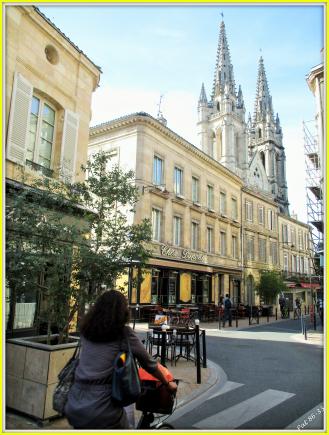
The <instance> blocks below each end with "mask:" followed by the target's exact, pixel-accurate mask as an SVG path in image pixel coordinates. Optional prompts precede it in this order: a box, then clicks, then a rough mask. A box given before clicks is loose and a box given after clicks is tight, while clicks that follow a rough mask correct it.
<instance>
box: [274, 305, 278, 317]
mask: <svg viewBox="0 0 329 435" xmlns="http://www.w3.org/2000/svg"><path fill="white" fill-rule="evenodd" d="M275 320H278V308H277V307H276V308H275Z"/></svg>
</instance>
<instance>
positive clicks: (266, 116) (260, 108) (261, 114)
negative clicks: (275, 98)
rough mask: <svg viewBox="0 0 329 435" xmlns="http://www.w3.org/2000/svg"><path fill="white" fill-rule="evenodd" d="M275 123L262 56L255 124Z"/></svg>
mask: <svg viewBox="0 0 329 435" xmlns="http://www.w3.org/2000/svg"><path fill="white" fill-rule="evenodd" d="M265 120H268V121H272V122H273V121H274V114H273V106H272V97H271V95H270V91H269V87H268V83H267V78H266V73H265V67H264V61H263V57H262V56H261V57H260V59H259V65H258V78H257V89H256V100H255V110H254V123H257V122H259V121H265Z"/></svg>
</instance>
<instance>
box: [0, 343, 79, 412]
mask: <svg viewBox="0 0 329 435" xmlns="http://www.w3.org/2000/svg"><path fill="white" fill-rule="evenodd" d="M45 338H46V336H37V337H26V338H12V339H8V340H7V342H6V406H7V407H9V408H11V409H15V410H17V411H20V412H23V413H25V414H28V415H30V416H33V417H35V418H37V419H40V420H46V419H49V418H51V417H54V416H56V415H57V412H56V411H54V409H53V407H52V397H53V392H54V389H55V387H56V385H57V381H58V379H57V376H58V373H59V372H60V371H61V369H62V368H63V367H64V366H65V364H66V363H67V362H68V361H69V359H70V358H71V357H72V355H73V353H74V351H75V348H76V347H77V344H78V340H79V339H78V338H77V337H70V343H66V344H55V345H47V344H44V343H43V342H44V341H45ZM52 339H56V335H53V336H52Z"/></svg>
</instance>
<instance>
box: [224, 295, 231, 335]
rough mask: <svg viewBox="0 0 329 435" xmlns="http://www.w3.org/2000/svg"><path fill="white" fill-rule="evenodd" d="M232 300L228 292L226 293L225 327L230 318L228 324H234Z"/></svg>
mask: <svg viewBox="0 0 329 435" xmlns="http://www.w3.org/2000/svg"><path fill="white" fill-rule="evenodd" d="M231 308H232V302H231V299H230V296H229V294H228V293H226V295H225V298H224V319H223V326H224V327H225V323H226V321H227V320H228V326H232V311H231Z"/></svg>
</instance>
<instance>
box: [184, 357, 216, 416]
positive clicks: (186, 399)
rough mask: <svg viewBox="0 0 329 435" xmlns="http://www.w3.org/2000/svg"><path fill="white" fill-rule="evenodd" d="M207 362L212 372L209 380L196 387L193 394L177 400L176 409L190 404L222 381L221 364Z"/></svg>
mask: <svg viewBox="0 0 329 435" xmlns="http://www.w3.org/2000/svg"><path fill="white" fill-rule="evenodd" d="M207 364H208V368H209V372H210V375H209V379H208V380H207V382H206V383H205V384H201V385H200V387H199V388H197V389H195V390H194V391H193V392H192V393H191V394H189V395H188V396H186V397H184V398H183V399H181V400H179V401H178V402H177V406H176V409H179V408H182V407H183V406H185V405H188V404H189V403H190V402H192V401H193V400H194V399H196V398H198V397H199V396H200V395H201V394H204V393H205V392H206V391H208V390H209V389H210V388H212V387H213V386H214V385H216V384H219V383H220V382H221V377H220V370H219V366H218V365H217V364H215V363H213V362H212V361H209V360H207Z"/></svg>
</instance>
